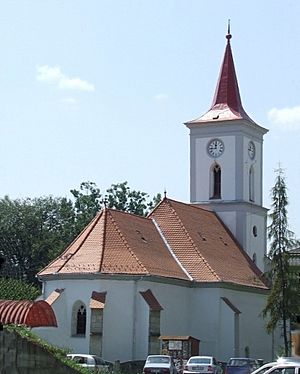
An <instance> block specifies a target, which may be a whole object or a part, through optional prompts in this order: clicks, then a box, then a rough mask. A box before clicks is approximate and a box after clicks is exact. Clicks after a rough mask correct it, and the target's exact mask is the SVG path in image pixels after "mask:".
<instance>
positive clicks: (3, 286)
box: [0, 278, 40, 300]
mask: <svg viewBox="0 0 300 374" xmlns="http://www.w3.org/2000/svg"><path fill="white" fill-rule="evenodd" d="M39 295H40V289H39V288H38V287H36V286H34V285H32V284H28V283H26V282H24V281H20V280H18V279H12V278H10V279H5V278H0V299H4V300H35V299H36V298H37V297H38V296H39Z"/></svg>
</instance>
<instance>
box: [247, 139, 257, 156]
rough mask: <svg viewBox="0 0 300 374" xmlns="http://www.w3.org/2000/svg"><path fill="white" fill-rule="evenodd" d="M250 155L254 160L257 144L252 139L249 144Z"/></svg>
mask: <svg viewBox="0 0 300 374" xmlns="http://www.w3.org/2000/svg"><path fill="white" fill-rule="evenodd" d="M248 155H249V157H250V158H251V160H253V159H254V157H255V145H254V143H253V142H252V141H250V142H249V144H248Z"/></svg>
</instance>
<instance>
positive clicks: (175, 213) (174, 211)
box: [168, 201, 221, 280]
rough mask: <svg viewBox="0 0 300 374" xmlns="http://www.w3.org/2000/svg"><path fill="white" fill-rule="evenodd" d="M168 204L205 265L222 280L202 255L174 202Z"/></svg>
mask: <svg viewBox="0 0 300 374" xmlns="http://www.w3.org/2000/svg"><path fill="white" fill-rule="evenodd" d="M168 204H169V206H170V208H171V209H172V211H173V213H174V215H175V217H176V219H177V220H178V222H179V224H180V226H181V227H182V229H183V230H184V232H185V234H186V236H187V237H188V239H189V241H190V242H191V244H192V246H193V248H194V249H195V252H196V253H197V255H198V256H199V257H200V258H201V259H202V260H203V263H204V264H205V266H206V267H207V268H208V269H209V270H210V272H211V273H212V274H213V275H214V276H215V277H216V278H217V279H218V280H221V278H220V277H219V276H218V274H217V273H216V272H215V270H214V269H213V268H212V267H211V266H210V265H209V263H208V262H207V260H206V259H205V258H204V257H203V256H202V254H201V253H200V251H199V250H198V247H197V246H196V244H195V243H194V241H193V239H192V238H191V236H190V235H189V233H188V231H187V230H186V228H185V226H184V224H183V223H182V221H181V219H180V217H179V216H178V214H177V212H176V210H175V209H174V208H173V206H172V204H171V202H170V201H168Z"/></svg>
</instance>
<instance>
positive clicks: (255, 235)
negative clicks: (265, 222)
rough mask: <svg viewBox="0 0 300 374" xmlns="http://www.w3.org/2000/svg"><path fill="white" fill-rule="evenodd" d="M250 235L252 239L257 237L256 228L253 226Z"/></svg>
mask: <svg viewBox="0 0 300 374" xmlns="http://www.w3.org/2000/svg"><path fill="white" fill-rule="evenodd" d="M252 233H253V236H254V237H257V227H256V226H253V228H252Z"/></svg>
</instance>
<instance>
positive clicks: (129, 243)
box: [39, 198, 267, 288]
mask: <svg viewBox="0 0 300 374" xmlns="http://www.w3.org/2000/svg"><path fill="white" fill-rule="evenodd" d="M87 273H89V274H90V273H92V274H123V275H141V276H159V277H165V278H175V279H181V280H193V281H194V282H200V283H203V282H227V283H234V284H240V285H246V286H251V287H258V288H267V287H266V285H265V284H264V283H263V281H262V274H261V272H260V271H259V270H258V269H257V267H256V266H255V265H254V264H253V262H252V261H251V259H250V258H249V257H248V256H247V255H246V254H245V252H244V251H243V250H242V249H241V248H240V247H239V245H238V244H237V242H236V241H235V240H234V238H233V237H232V236H231V234H230V233H229V231H228V230H227V229H226V227H225V226H224V225H223V224H222V222H221V221H220V219H219V218H218V217H217V215H216V214H215V213H214V212H212V211H210V210H208V209H207V208H204V207H200V206H195V205H191V204H185V203H180V202H177V201H175V200H170V199H167V198H165V199H164V200H163V201H162V202H161V203H160V204H159V205H158V206H157V207H156V208H155V209H154V210H153V212H152V213H151V214H150V215H149V217H147V218H144V217H140V216H135V215H132V214H129V213H125V212H120V211H117V210H112V209H104V210H103V211H102V212H101V213H99V214H98V215H97V216H96V217H95V218H94V220H93V221H92V222H91V223H90V224H89V225H88V226H87V228H86V229H85V230H84V231H83V232H82V233H81V234H80V235H79V236H78V238H77V239H75V241H74V242H73V243H72V244H71V245H70V246H69V247H68V248H67V249H66V250H65V252H63V253H62V255H61V256H59V257H58V258H57V259H55V260H54V261H53V262H52V263H50V264H49V265H48V266H47V267H46V268H45V269H43V270H42V271H41V272H40V273H39V276H40V277H41V278H43V276H46V275H50V274H60V275H62V274H77V275H78V276H81V275H83V274H87Z"/></svg>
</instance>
